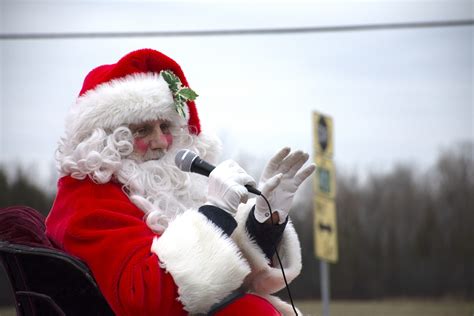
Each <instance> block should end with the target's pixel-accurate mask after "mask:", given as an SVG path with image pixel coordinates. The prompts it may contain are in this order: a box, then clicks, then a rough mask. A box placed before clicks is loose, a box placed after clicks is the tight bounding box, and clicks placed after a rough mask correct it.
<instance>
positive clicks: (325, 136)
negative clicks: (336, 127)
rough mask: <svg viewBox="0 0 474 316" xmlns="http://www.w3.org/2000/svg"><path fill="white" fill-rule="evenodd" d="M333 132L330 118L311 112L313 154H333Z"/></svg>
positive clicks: (329, 155) (330, 155)
mask: <svg viewBox="0 0 474 316" xmlns="http://www.w3.org/2000/svg"><path fill="white" fill-rule="evenodd" d="M333 136H334V134H333V121H332V118H331V117H329V116H327V115H323V114H321V113H318V112H313V139H314V149H315V154H320V155H324V156H327V157H332V156H333V155H334V137H333Z"/></svg>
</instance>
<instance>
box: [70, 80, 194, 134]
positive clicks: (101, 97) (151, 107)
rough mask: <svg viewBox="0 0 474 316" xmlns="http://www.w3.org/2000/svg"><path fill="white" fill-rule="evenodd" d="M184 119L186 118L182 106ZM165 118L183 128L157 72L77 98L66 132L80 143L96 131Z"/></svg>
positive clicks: (109, 84)
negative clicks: (73, 135) (97, 129)
mask: <svg viewBox="0 0 474 316" xmlns="http://www.w3.org/2000/svg"><path fill="white" fill-rule="evenodd" d="M185 112H186V117H189V112H188V108H187V106H185ZM153 119H166V120H169V121H171V122H174V123H175V124H179V125H181V126H184V125H186V124H187V120H186V118H183V117H181V116H180V115H179V114H178V112H177V111H176V109H175V106H174V100H173V95H172V93H171V90H170V89H169V87H168V83H167V82H166V81H165V80H164V79H163V78H162V77H161V75H159V74H156V73H136V74H132V75H128V76H126V77H123V78H119V79H114V80H111V81H109V82H106V83H103V84H100V85H99V86H97V87H96V88H95V89H93V90H89V91H87V92H86V93H85V94H84V95H82V96H80V97H79V98H78V99H77V101H76V104H74V105H73V107H72V108H71V111H70V113H69V115H68V117H67V118H66V131H67V132H69V133H72V134H75V137H76V139H78V140H79V141H81V140H82V139H84V138H85V137H87V136H88V135H89V134H90V133H91V132H92V131H93V130H94V129H95V128H97V127H100V128H103V129H105V130H114V129H115V128H117V127H119V126H121V125H128V124H137V123H141V122H144V121H150V120H153Z"/></svg>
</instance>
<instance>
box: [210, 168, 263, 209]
mask: <svg viewBox="0 0 474 316" xmlns="http://www.w3.org/2000/svg"><path fill="white" fill-rule="evenodd" d="M247 184H249V185H252V186H255V180H254V179H253V178H252V177H251V176H249V175H248V174H247V173H246V172H245V170H244V169H242V168H241V167H240V166H239V165H238V164H237V163H236V162H235V161H233V160H226V161H224V162H222V163H221V164H219V165H217V167H216V168H215V169H214V170H213V171H212V172H211V173H210V174H209V187H208V194H207V204H211V205H214V206H217V207H219V208H221V209H223V210H225V211H227V212H228V213H230V214H235V212H237V207H238V206H239V204H240V203H246V202H247V199H248V191H247V188H245V185H247Z"/></svg>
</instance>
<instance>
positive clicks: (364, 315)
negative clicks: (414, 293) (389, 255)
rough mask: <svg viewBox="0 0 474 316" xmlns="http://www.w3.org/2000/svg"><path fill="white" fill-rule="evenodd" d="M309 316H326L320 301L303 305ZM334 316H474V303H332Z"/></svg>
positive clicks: (430, 301) (431, 301)
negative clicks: (323, 315)
mask: <svg viewBox="0 0 474 316" xmlns="http://www.w3.org/2000/svg"><path fill="white" fill-rule="evenodd" d="M297 306H298V308H299V309H300V310H301V312H302V313H303V314H304V315H306V316H316V315H322V305H321V302H320V301H300V302H298V303H297ZM329 310H330V315H331V316H474V302H466V301H456V300H437V301H435V300H409V299H407V300H381V301H340V300H337V301H332V302H331V304H330V307H329Z"/></svg>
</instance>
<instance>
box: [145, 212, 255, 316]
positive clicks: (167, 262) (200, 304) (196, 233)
mask: <svg viewBox="0 0 474 316" xmlns="http://www.w3.org/2000/svg"><path fill="white" fill-rule="evenodd" d="M151 251H152V252H153V253H155V254H157V256H158V258H159V259H160V262H161V263H162V267H164V268H165V269H166V270H167V271H168V272H170V273H171V275H172V276H173V279H174V281H175V283H176V285H177V286H178V293H179V300H180V301H181V302H182V303H183V305H184V308H185V310H187V311H188V312H190V313H207V312H208V311H209V309H210V308H211V306H212V305H214V304H216V303H219V302H220V301H221V300H222V299H223V298H225V297H226V296H228V295H229V294H231V293H232V292H233V291H234V290H235V289H237V288H239V287H240V286H241V285H242V283H243V281H244V278H245V277H246V276H247V275H248V274H249V273H250V268H249V266H248V264H247V262H246V261H245V259H243V258H242V257H241V254H240V252H239V250H238V248H237V246H236V245H235V243H234V242H233V241H232V239H230V238H229V237H227V236H225V235H224V234H223V232H222V230H221V229H220V228H218V227H217V226H215V225H214V224H212V223H211V222H210V221H209V220H208V219H207V218H206V217H205V216H204V215H202V214H201V213H199V212H197V211H194V210H189V211H187V212H185V213H184V214H182V215H180V216H178V217H177V218H176V219H175V220H174V221H172V222H171V223H170V224H169V226H168V228H167V229H166V230H165V232H164V233H163V235H161V236H160V237H155V239H154V241H153V245H152V247H151Z"/></svg>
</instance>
